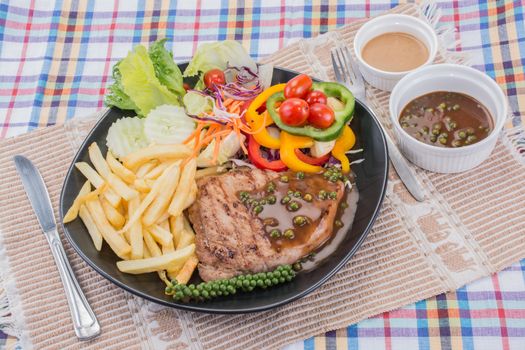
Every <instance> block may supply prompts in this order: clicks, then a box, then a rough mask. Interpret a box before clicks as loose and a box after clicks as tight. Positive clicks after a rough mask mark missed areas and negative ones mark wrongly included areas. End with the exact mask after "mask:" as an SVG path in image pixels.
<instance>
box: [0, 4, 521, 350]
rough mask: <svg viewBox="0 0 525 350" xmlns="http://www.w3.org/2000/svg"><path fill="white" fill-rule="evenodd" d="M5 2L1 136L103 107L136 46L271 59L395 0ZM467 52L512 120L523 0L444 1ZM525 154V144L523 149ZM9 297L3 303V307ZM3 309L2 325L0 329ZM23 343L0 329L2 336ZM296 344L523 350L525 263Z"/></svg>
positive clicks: (0, 28) (516, 112)
mask: <svg viewBox="0 0 525 350" xmlns="http://www.w3.org/2000/svg"><path fill="white" fill-rule="evenodd" d="M306 3H307V4H305V2H304V1H285V0H274V1H268V0H264V1H262V0H259V1H246V2H244V1H228V0H222V1H201V0H197V1H195V2H193V1H179V2H177V1H174V2H171V3H169V2H159V1H136V2H132V1H125V2H124V1H121V2H119V1H116V0H115V1H108V0H102V1H56V2H53V1H35V0H32V1H12V2H8V1H4V0H1V1H0V138H4V137H9V136H14V135H17V134H21V133H24V132H27V131H29V130H32V129H35V128H38V127H45V126H48V125H53V124H56V123H63V122H64V121H65V120H66V119H68V118H72V117H82V116H86V115H89V114H90V113H92V112H93V111H95V110H98V109H101V108H103V103H102V96H103V94H104V92H105V88H106V87H107V85H108V83H109V76H110V72H111V67H112V65H113V64H114V63H115V62H116V61H117V60H119V59H120V58H122V57H123V56H125V55H126V53H127V52H128V50H130V49H131V47H132V46H133V45H135V44H138V43H147V42H150V41H153V40H156V39H157V38H161V37H168V38H170V39H172V41H171V42H170V43H169V45H172V49H173V51H174V56H175V59H176V60H177V61H184V60H188V59H189V58H190V57H191V55H192V52H194V51H195V49H196V47H197V46H198V44H199V43H202V42H206V41H216V40H223V39H235V40H239V41H242V42H243V44H244V45H245V47H246V48H248V49H249V52H250V54H251V55H252V56H253V57H254V58H261V57H264V56H265V55H268V54H270V53H272V52H274V51H276V50H278V49H279V48H281V47H283V46H286V45H288V44H290V43H291V42H293V41H295V40H298V39H299V38H302V37H311V36H315V35H317V34H319V33H322V32H325V31H327V30H330V29H333V28H335V27H338V26H341V25H344V24H345V23H349V22H351V21H352V20H355V19H357V18H363V17H369V16H374V15H377V14H380V13H381V12H383V11H385V10H387V9H389V8H391V7H394V6H395V5H397V4H398V2H396V1H392V2H388V1H360V2H357V1H348V2H347V3H345V2H344V1H323V2H322V3H321V2H318V1H315V4H313V5H312V4H310V2H309V1H308V2H306ZM438 5H439V7H440V8H441V11H442V13H443V16H442V21H443V22H445V23H447V24H452V25H453V26H455V28H456V30H457V32H456V34H455V35H456V39H458V43H457V45H456V47H455V49H457V50H464V51H469V52H471V53H472V63H473V65H474V66H475V67H476V68H478V69H480V70H482V71H485V72H486V73H487V74H488V75H490V76H491V77H493V78H494V79H495V80H496V81H497V82H498V83H499V84H500V85H501V86H502V87H503V89H504V90H505V92H506V93H507V95H508V97H509V103H510V107H511V110H512V113H513V119H512V120H511V121H510V122H509V123H508V125H507V126H506V127H507V128H513V127H515V126H517V125H520V124H521V123H522V122H523V119H524V118H525V117H524V113H523V112H524V110H525V75H524V68H523V67H524V63H525V22H524V19H523V8H524V6H525V1H471V0H469V1H466V0H465V1H442V2H438ZM521 147H522V150H523V151H525V144H522V145H521ZM2 308H4V305H0V309H2ZM1 320H2V319H1V317H0V329H1ZM6 343H7V344H11V345H13V344H15V341H14V340H13V339H10V338H7V339H6V335H5V334H4V333H2V332H1V330H0V348H1V347H2V344H6ZM290 348H294V349H302V348H304V349H324V348H327V349H347V348H348V349H356V348H360V349H392V348H393V349H409V348H410V349H411V348H420V349H460V348H464V349H525V260H523V261H521V263H518V264H515V265H513V266H512V267H511V268H509V269H507V270H505V271H503V272H501V273H499V274H497V275H495V276H492V277H491V278H487V279H484V280H481V281H478V282H476V283H473V284H471V285H468V286H466V287H464V288H462V289H460V290H458V291H456V292H454V293H450V294H447V295H440V296H437V297H435V298H431V299H429V300H426V301H421V302H418V303H416V304H414V305H410V306H407V307H405V308H403V309H400V310H396V311H392V312H389V313H385V314H383V315H380V316H377V317H375V318H372V319H369V320H365V321H362V322H360V323H358V324H356V325H351V326H349V327H348V328H346V329H340V330H337V331H333V332H329V333H327V334H325V335H321V336H319V337H315V338H311V339H308V340H305V341H304V342H302V343H297V344H294V345H292V346H291V347H290Z"/></svg>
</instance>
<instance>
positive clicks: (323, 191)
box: [317, 190, 326, 200]
mask: <svg viewBox="0 0 525 350" xmlns="http://www.w3.org/2000/svg"><path fill="white" fill-rule="evenodd" d="M317 197H319V199H321V200H324V199H326V191H325V190H320V191H319V194H318V195H317Z"/></svg>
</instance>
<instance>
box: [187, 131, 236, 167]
mask: <svg viewBox="0 0 525 350" xmlns="http://www.w3.org/2000/svg"><path fill="white" fill-rule="evenodd" d="M245 139H246V137H245V136H244V135H242V134H241V139H239V137H238V136H237V133H235V132H234V131H232V132H230V133H229V134H228V135H227V136H226V137H224V138H223V139H222V141H221V144H220V145H219V155H218V156H217V161H216V162H213V151H214V149H215V140H213V141H212V142H210V144H209V145H208V146H207V147H206V148H205V149H204V151H202V152H201V153H200V154H199V156H198V157H197V166H198V167H201V168H203V167H210V166H214V165H221V164H223V163H225V162H227V161H228V159H230V158H231V157H233V156H234V155H235V154H236V153H237V152H239V150H240V149H241V142H244V140H245Z"/></svg>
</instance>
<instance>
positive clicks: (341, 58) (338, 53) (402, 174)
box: [331, 46, 425, 202]
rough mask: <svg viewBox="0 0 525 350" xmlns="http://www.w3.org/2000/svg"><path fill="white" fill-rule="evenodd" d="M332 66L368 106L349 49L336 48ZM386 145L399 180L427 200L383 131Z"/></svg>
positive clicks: (412, 191) (359, 75)
mask: <svg viewBox="0 0 525 350" xmlns="http://www.w3.org/2000/svg"><path fill="white" fill-rule="evenodd" d="M331 54H332V65H333V66H334V73H335V78H336V80H337V81H338V82H339V83H341V84H343V85H345V86H346V87H348V89H349V90H350V91H352V93H353V94H354V96H355V97H356V98H357V99H358V100H360V101H362V102H364V103H365V104H366V102H367V100H366V91H365V83H364V81H363V76H362V75H361V72H360V71H359V67H358V66H357V63H356V62H355V61H354V59H353V58H352V55H351V54H350V50H348V47H346V46H344V47H336V48H333V49H332V50H331ZM383 134H384V135H385V139H386V144H387V146H388V154H389V157H390V160H391V161H392V165H393V166H394V168H395V169H396V171H397V174H398V175H399V178H400V179H401V181H403V183H404V184H405V186H406V188H407V189H408V191H409V192H410V193H411V194H412V196H413V197H414V198H415V199H416V200H418V201H420V202H421V201H423V200H425V194H424V192H423V188H422V187H421V184H420V183H419V181H418V180H417V177H416V174H415V173H414V171H413V169H412V168H411V167H410V165H409V164H408V161H407V160H406V159H405V158H404V157H403V155H402V154H401V152H400V151H399V149H398V148H397V146H396V144H395V143H394V141H393V140H392V139H391V138H390V136H389V135H388V133H387V132H386V131H385V130H383Z"/></svg>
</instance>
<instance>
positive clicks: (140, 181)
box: [133, 179, 150, 193]
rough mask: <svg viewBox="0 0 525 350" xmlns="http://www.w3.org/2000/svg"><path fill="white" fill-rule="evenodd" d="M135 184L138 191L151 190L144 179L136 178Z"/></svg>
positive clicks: (145, 191) (146, 191)
mask: <svg viewBox="0 0 525 350" xmlns="http://www.w3.org/2000/svg"><path fill="white" fill-rule="evenodd" d="M133 186H134V187H135V189H136V190H137V191H139V192H142V193H148V192H149V191H150V187H149V186H148V184H146V181H145V180H144V179H136V180H135V182H133Z"/></svg>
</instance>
